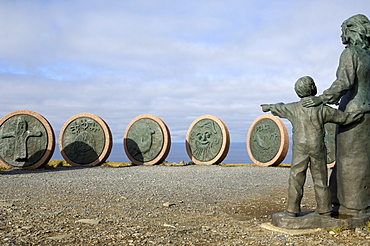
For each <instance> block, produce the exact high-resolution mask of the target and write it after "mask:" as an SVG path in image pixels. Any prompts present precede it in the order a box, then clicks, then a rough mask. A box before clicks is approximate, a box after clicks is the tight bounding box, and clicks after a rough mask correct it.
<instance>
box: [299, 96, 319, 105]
mask: <svg viewBox="0 0 370 246" xmlns="http://www.w3.org/2000/svg"><path fill="white" fill-rule="evenodd" d="M320 104H322V99H321V97H316V96H310V97H305V98H302V105H303V107H306V108H309V107H315V106H318V105H320Z"/></svg>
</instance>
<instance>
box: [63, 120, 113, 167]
mask: <svg viewBox="0 0 370 246" xmlns="http://www.w3.org/2000/svg"><path fill="white" fill-rule="evenodd" d="M83 117H85V118H91V119H93V120H95V121H96V122H98V123H99V124H100V126H101V127H102V129H103V132H104V136H105V140H106V143H105V145H104V148H103V151H102V153H101V154H100V155H99V156H98V158H97V159H96V160H95V161H93V162H91V163H89V164H79V163H76V162H74V161H72V160H71V159H70V158H69V157H68V156H67V155H66V154H65V153H64V146H63V133H64V131H65V130H66V128H67V126H68V125H69V124H70V123H71V122H72V121H74V120H75V119H78V118H83ZM112 142H113V141H112V133H111V131H110V129H109V126H108V124H107V123H106V122H105V121H104V120H103V119H102V118H100V117H99V116H97V115H95V114H90V113H80V114H76V115H74V116H72V117H71V118H69V119H68V120H67V121H66V122H65V123H64V125H63V127H62V129H61V130H60V133H59V140H58V144H59V150H60V153H61V154H62V156H63V158H64V160H65V161H66V162H67V163H68V164H70V165H72V166H96V165H99V164H102V163H104V162H105V160H106V159H107V158H108V157H109V155H110V152H111V151H112Z"/></svg>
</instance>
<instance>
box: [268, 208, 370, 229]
mask: <svg viewBox="0 0 370 246" xmlns="http://www.w3.org/2000/svg"><path fill="white" fill-rule="evenodd" d="M367 221H370V214H369V215H361V216H344V215H343V216H334V217H326V216H321V215H318V214H316V213H315V212H313V211H306V212H301V213H299V214H298V216H297V217H290V216H287V215H286V214H285V213H284V212H279V213H275V214H273V215H272V224H273V225H274V226H278V227H283V228H289V229H313V228H323V229H333V228H337V227H342V228H346V229H350V228H358V227H364V226H366V222H367Z"/></svg>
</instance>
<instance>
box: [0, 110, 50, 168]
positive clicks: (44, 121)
mask: <svg viewBox="0 0 370 246" xmlns="http://www.w3.org/2000/svg"><path fill="white" fill-rule="evenodd" d="M22 114H26V115H29V116H32V117H35V118H36V119H37V120H39V121H40V122H41V124H43V126H44V127H45V130H46V133H47V135H48V136H47V139H48V144H47V146H46V150H45V154H44V155H43V156H42V157H41V158H40V160H39V161H37V162H36V163H35V164H33V165H31V166H27V167H13V166H12V165H9V164H8V163H6V162H5V161H3V159H2V158H0V166H2V167H5V168H11V169H35V168H38V167H40V166H42V165H44V164H46V163H47V162H48V161H49V160H50V158H51V157H52V156H53V154H54V149H55V135H54V130H53V128H52V126H51V124H50V123H49V121H48V120H47V119H46V118H45V117H43V116H42V115H40V114H38V113H36V112H33V111H30V110H17V111H14V112H11V113H9V114H7V115H5V116H4V117H3V118H1V120H0V126H1V125H2V124H3V123H4V122H5V121H7V120H8V119H10V118H11V117H13V116H16V115H22Z"/></svg>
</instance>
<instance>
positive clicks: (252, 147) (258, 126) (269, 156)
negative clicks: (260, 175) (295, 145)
mask: <svg viewBox="0 0 370 246" xmlns="http://www.w3.org/2000/svg"><path fill="white" fill-rule="evenodd" d="M288 147H289V139H288V131H287V129H286V127H285V125H284V123H283V122H282V121H281V120H280V119H279V118H278V117H276V116H273V115H262V116H260V117H258V118H257V119H256V120H255V121H254V122H253V123H252V125H251V127H250V128H249V131H248V136H247V150H248V154H249V157H250V158H251V159H252V161H253V162H254V163H255V164H257V165H259V166H275V165H279V164H280V163H281V162H282V161H283V160H284V158H285V156H286V154H287V153H288Z"/></svg>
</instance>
